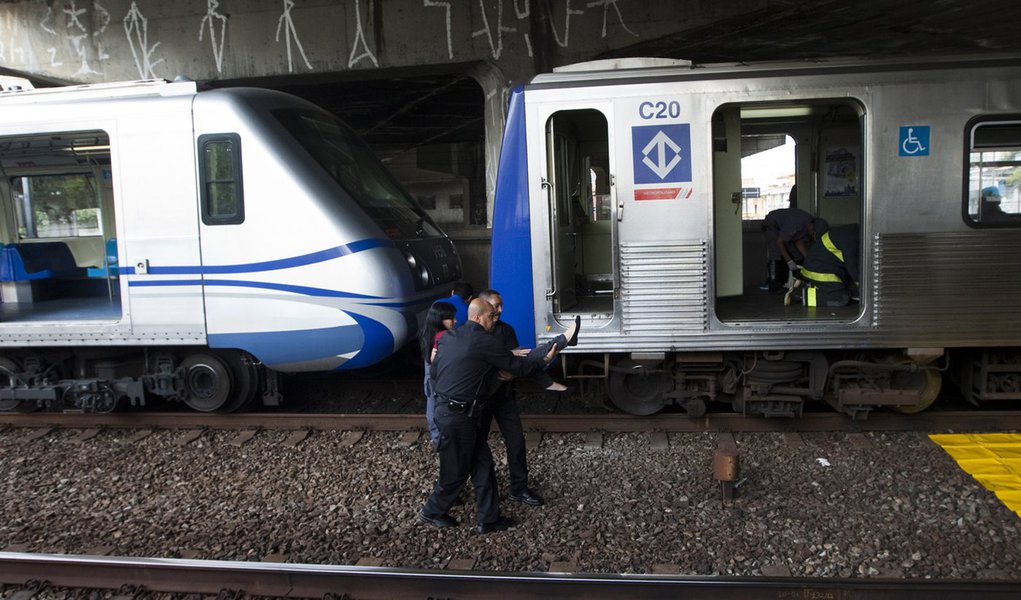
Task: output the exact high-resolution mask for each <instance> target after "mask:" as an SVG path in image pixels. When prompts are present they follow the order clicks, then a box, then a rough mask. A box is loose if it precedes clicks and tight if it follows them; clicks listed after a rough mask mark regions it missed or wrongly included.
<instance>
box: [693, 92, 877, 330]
mask: <svg viewBox="0 0 1021 600" xmlns="http://www.w3.org/2000/svg"><path fill="white" fill-rule="evenodd" d="M863 115H864V109H863V108H862V106H861V105H860V104H859V103H858V102H856V101H854V100H848V99H832V100H830V99H817V100H805V101H784V102H753V103H752V102H749V103H735V104H725V105H722V106H720V107H719V108H718V109H717V110H716V112H715V113H714V115H713V119H712V127H713V132H712V135H713V140H714V143H713V146H714V147H713V150H714V152H713V184H714V193H713V197H714V205H713V206H714V208H713V234H714V240H715V243H714V253H713V261H714V263H713V272H714V278H713V281H714V286H715V289H714V292H715V309H716V316H717V317H718V318H719V319H720V320H721V321H723V322H725V323H731V324H744V323H748V324H757V323H762V322H770V321H783V322H791V321H798V320H820V319H833V320H850V319H853V318H855V317H856V316H857V315H858V314H859V313H860V303H859V301H858V298H859V294H858V293H856V292H857V290H855V293H853V294H848V301H849V302H848V305H847V306H841V307H827V310H825V311H823V310H815V308H814V307H812V306H811V304H812V300H811V298H810V297H806V294H804V291H803V290H804V287H796V286H795V281H797V278H795V277H794V276H792V275H791V273H790V269H789V268H788V258H789V259H791V260H793V261H794V262H796V263H798V264H799V268H800V264H801V263H802V262H803V260H804V258H805V254H808V253H810V252H811V251H812V250H811V249H812V248H813V247H814V246H816V245H818V247H819V248H824V245H823V244H822V242H821V237H822V229H823V228H828V227H829V226H830V225H834V226H835V225H838V224H839V225H855V224H858V223H860V222H861V215H862V206H863V203H862V196H861V192H862V188H863V185H862V181H863V180H862V178H861V173H862V172H863V167H864V165H863V163H862V156H863V152H862V148H863V140H864V135H863V131H864V129H863V124H862V123H863ZM774 211H781V212H774ZM771 213H772V214H771ZM802 221H803V223H802ZM777 222H782V223H783V224H784V229H783V230H782V231H780V232H779V235H780V237H781V238H784V237H786V238H790V239H788V240H787V241H786V242H781V243H783V244H784V247H783V250H781V249H780V247H779V246H778V245H777V244H776V243H775V239H774V238H776V237H777V233H778V232H777V231H776V227H775V225H776V223H777ZM788 222H789V223H788ZM817 225H818V226H819V230H818V231H816V230H815V228H816V226H817ZM788 230H790V231H788ZM858 242H859V243H858V244H857V248H856V249H855V250H854V251H855V252H856V253H857V256H855V257H854V258H855V259H857V260H848V261H847V264H850V265H852V266H853V265H855V264H860V258H861V244H860V239H859V240H858ZM784 251H786V252H784ZM858 277H860V274H859V275H858ZM802 285H803V284H802ZM792 287H795V289H794V290H793V291H791V288H792Z"/></svg>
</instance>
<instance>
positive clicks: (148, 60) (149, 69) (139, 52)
mask: <svg viewBox="0 0 1021 600" xmlns="http://www.w3.org/2000/svg"><path fill="white" fill-rule="evenodd" d="M124 35H126V36H127V37H128V47H129V48H131V56H132V57H133V58H134V59H135V67H137V68H138V78H139V79H155V78H156V73H155V71H153V67H155V66H156V65H158V64H160V63H161V62H163V59H162V58H161V59H159V60H157V61H156V62H153V61H152V53H153V52H155V51H156V47H157V46H159V45H160V43H159V42H156V43H155V44H153V45H152V47H151V48H150V47H149V21H148V19H146V18H145V15H143V14H142V11H141V10H139V8H138V4H137V3H135V2H132V3H131V8H130V9H128V14H127V16H125V17H124Z"/></svg>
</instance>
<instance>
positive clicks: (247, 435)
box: [230, 429, 259, 448]
mask: <svg viewBox="0 0 1021 600" xmlns="http://www.w3.org/2000/svg"><path fill="white" fill-rule="evenodd" d="M258 433H259V430H258V429H246V430H245V431H242V432H241V433H239V434H238V436H237V437H236V438H234V439H232V440H231V441H230V445H231V446H236V447H238V448H240V447H241V446H244V445H245V444H247V443H248V442H250V441H251V440H252V438H254V437H255V436H256V434H258Z"/></svg>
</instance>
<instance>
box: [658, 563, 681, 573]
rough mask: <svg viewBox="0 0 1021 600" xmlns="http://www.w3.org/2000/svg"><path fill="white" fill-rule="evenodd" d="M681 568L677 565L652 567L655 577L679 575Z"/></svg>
mask: <svg viewBox="0 0 1021 600" xmlns="http://www.w3.org/2000/svg"><path fill="white" fill-rule="evenodd" d="M680 572H681V568H680V567H678V566H677V565H652V574H653V575H679V574H680Z"/></svg>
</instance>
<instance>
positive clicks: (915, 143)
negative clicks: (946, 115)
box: [897, 125, 929, 156]
mask: <svg viewBox="0 0 1021 600" xmlns="http://www.w3.org/2000/svg"><path fill="white" fill-rule="evenodd" d="M898 137H899V141H900V145H899V147H898V149H897V156H929V126H928V125H912V126H910V127H901V128H900V135H899V136H898Z"/></svg>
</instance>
